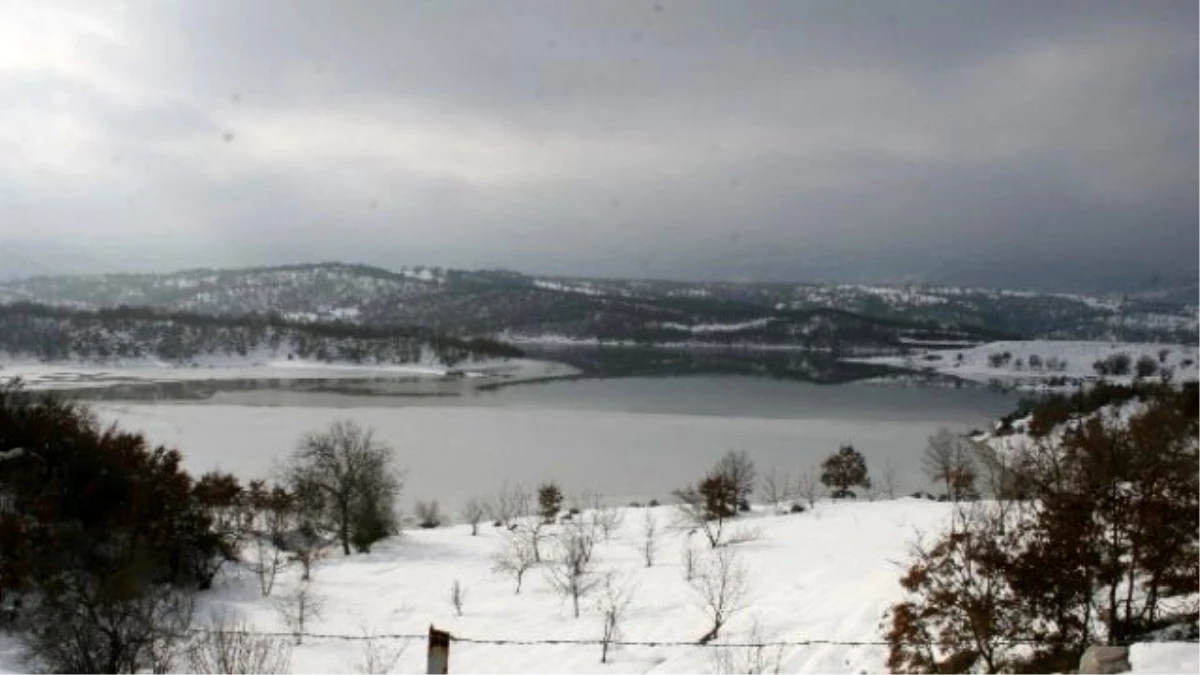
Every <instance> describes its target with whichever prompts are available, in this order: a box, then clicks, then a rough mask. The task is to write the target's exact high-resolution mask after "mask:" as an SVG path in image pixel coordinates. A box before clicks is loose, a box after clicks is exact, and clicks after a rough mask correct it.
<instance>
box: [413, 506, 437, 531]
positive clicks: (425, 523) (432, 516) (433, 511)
mask: <svg viewBox="0 0 1200 675" xmlns="http://www.w3.org/2000/svg"><path fill="white" fill-rule="evenodd" d="M415 510H416V515H417V525H418V526H419V527H421V529H424V530H431V529H433V528H435V527H441V525H442V511H441V509H440V508H439V507H438V503H437V500H436V499H435V500H433V501H429V502H417V506H416V509H415Z"/></svg>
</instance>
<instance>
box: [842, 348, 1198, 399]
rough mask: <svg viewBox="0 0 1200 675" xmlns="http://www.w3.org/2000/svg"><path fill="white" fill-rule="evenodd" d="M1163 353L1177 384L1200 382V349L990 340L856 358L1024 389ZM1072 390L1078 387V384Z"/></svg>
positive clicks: (1121, 379) (1090, 377)
mask: <svg viewBox="0 0 1200 675" xmlns="http://www.w3.org/2000/svg"><path fill="white" fill-rule="evenodd" d="M1162 350H1166V351H1167V357H1166V361H1165V362H1164V364H1163V365H1165V366H1167V367H1169V368H1171V369H1172V370H1173V371H1174V379H1175V380H1176V381H1184V380H1196V379H1198V378H1200V366H1198V365H1197V362H1198V361H1200V358H1198V357H1197V351H1198V349H1197V346H1196V345H1170V344H1153V343H1126V342H1080V341H1065V340H1064V341H1060V340H1019V341H1010V342H989V343H987V344H983V345H979V346H976V347H965V348H958V349H927V350H919V351H916V352H914V353H911V354H908V355H905V356H879V357H871V358H864V359H852V360H855V361H862V362H866V363H878V364H883V365H890V366H897V367H901V368H910V369H914V370H922V369H927V370H933V371H935V372H939V373H944V374H947V375H953V376H955V377H960V378H963V379H966V380H974V381H977V382H991V381H993V380H996V381H1000V382H1003V383H1006V384H1010V385H1014V386H1017V387H1020V388H1040V387H1042V386H1044V384H1045V383H1046V381H1047V380H1049V379H1051V378H1058V377H1065V378H1068V379H1070V380H1074V381H1087V380H1094V379H1096V377H1097V376H1096V371H1095V370H1094V369H1093V368H1092V364H1093V363H1095V362H1096V361H1098V360H1101V359H1105V358H1108V357H1109V356H1112V355H1114V354H1120V353H1125V354H1128V355H1129V356H1130V358H1131V359H1132V361H1133V362H1135V363H1136V362H1137V360H1138V358H1140V357H1141V356H1143V355H1146V356H1150V357H1151V358H1153V359H1154V360H1155V362H1158V357H1159V352H1161V351H1162ZM1005 352H1007V353H1009V354H1011V355H1012V358H1011V359H1010V360H1009V361H1008V362H1007V363H1006V364H1005V365H1002V366H1000V367H993V366H992V365H991V364H990V363H989V357H990V356H991V355H992V354H997V353H998V354H1003V353H1005ZM959 354H961V355H962V359H961V360H960V359H959V358H958V355H959ZM1030 356H1037V357H1038V358H1040V359H1041V361H1042V362H1043V363H1046V362H1047V361H1049V360H1050V359H1055V360H1057V361H1059V362H1065V364H1066V367H1065V368H1063V369H1061V370H1051V369H1049V368H1043V369H1041V370H1036V369H1030V368H1029V366H1028V364H1029V357H1030ZM1185 361H1190V363H1188V364H1185ZM1106 379H1109V380H1111V381H1114V382H1129V381H1131V380H1132V377H1130V376H1126V377H1108V378H1106ZM1069 386H1070V387H1072V388H1073V387H1074V385H1073V384H1071V385H1069Z"/></svg>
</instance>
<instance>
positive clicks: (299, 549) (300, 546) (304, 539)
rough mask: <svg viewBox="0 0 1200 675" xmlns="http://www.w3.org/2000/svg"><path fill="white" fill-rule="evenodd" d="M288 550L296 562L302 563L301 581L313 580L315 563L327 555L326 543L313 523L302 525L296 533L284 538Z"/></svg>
mask: <svg viewBox="0 0 1200 675" xmlns="http://www.w3.org/2000/svg"><path fill="white" fill-rule="evenodd" d="M284 543H285V545H286V547H287V549H288V550H289V551H290V552H291V553H292V556H293V557H294V558H295V560H296V562H298V563H300V570H301V574H300V581H309V580H311V579H312V567H313V563H315V562H316V561H318V560H320V559H321V557H322V556H323V555H324V554H325V545H326V542H325V541H324V540H323V539H322V538H321V535H320V534H319V533H318V532H317V531H316V529H315V528H314V527H313V526H312V524H311V523H301V524H300V526H299V527H298V528H296V530H295V531H294V532H291V533H288V535H287V536H285V537H284Z"/></svg>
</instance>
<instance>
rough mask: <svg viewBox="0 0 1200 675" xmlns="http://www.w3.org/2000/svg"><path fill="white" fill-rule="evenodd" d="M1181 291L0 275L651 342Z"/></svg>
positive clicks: (1104, 303)
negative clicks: (721, 329)
mask: <svg viewBox="0 0 1200 675" xmlns="http://www.w3.org/2000/svg"><path fill="white" fill-rule="evenodd" d="M1178 297H1186V295H1185V296H1177V295H1172V296H1162V295H1159V296H1152V295H1142V296H1130V297H1115V296H1113V297H1093V296H1083V295H1071V294H1049V293H1034V292H1027V291H1008V290H993V289H977V288H953V287H941V286H895V287H892V286H872V285H852V284H836V285H822V284H800V285H796V284H770V283H734V282H675V281H658V280H633V279H597V278H567V277H538V276H528V275H523V274H519V273H515V272H508V271H502V270H481V271H463V270H444V269H437V268H410V269H401V270H398V271H392V270H385V269H381V268H376V267H368V266H364V265H348V264H341V263H324V264H314V265H292V266H284V267H270V268H249V269H235V270H187V271H182V272H175V273H171V274H121V275H93V276H74V277H72V276H52V277H35V278H30V279H24V280H18V281H12V282H6V283H0V299H5V298H7V299H9V300H10V301H11V300H19V299H26V300H31V301H36V302H46V303H53V304H63V305H68V306H76V307H113V306H117V305H121V304H128V305H149V306H154V307H161V308H167V309H172V310H181V311H197V312H203V313H216V314H222V313H229V314H243V313H249V312H258V313H264V314H265V313H268V312H277V313H279V314H281V315H283V316H285V317H288V318H291V319H295V320H311V321H323V320H346V321H352V322H355V323H362V324H368V325H370V324H396V323H402V324H420V325H425V326H439V327H441V328H442V329H444V330H448V331H452V332H457V333H470V334H482V333H494V332H499V331H508V332H510V333H514V334H521V335H525V336H538V335H546V334H560V335H567V336H570V337H574V338H586V339H593V338H601V339H629V340H640V341H651V342H670V341H674V340H679V339H681V338H683V337H690V335H689V334H690V333H694V332H697V328H698V327H705V326H745V327H744V328H743V329H741V330H732V331H727V332H728V335H727V336H726V337H725V339H732V340H737V341H743V342H762V341H767V342H777V341H780V340H788V339H790V338H789V337H788V335H790V334H794V333H795V332H797V331H798V330H799V327H798V326H796V325H794V324H798V323H801V322H804V321H807V320H808V317H811V316H814V315H817V316H824V317H834V320H841V319H840V318H839V317H845V316H846V315H852V316H857V317H863V318H866V319H869V320H870V321H872V322H874V323H876V324H883V323H886V322H897V323H900V324H904V325H905V326H907V327H908V328H909V329H915V328H922V329H930V328H941V329H944V330H951V331H954V330H957V331H960V332H965V333H967V334H968V337H969V338H970V339H975V340H978V339H980V338H981V337H982V338H990V339H997V338H999V337H1001V336H1029V337H1032V336H1046V337H1054V338H1060V339H1066V338H1074V339H1100V340H1136V341H1164V342H1183V343H1187V342H1194V341H1195V339H1196V335H1197V329H1196V316H1197V312H1196V305H1195V302H1194V300H1192V301H1191V302H1186V301H1181V300H1179V299H1178ZM814 313H815V314H814ZM839 313H840V314H839ZM664 326H665V327H666V328H664ZM769 328H773V330H768V329H769ZM700 332H704V331H703V329H700ZM711 332H712V331H710V333H711ZM941 337H942V339H947V337H948V336H941Z"/></svg>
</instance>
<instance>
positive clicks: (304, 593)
mask: <svg viewBox="0 0 1200 675" xmlns="http://www.w3.org/2000/svg"><path fill="white" fill-rule="evenodd" d="M276 609H277V611H278V612H279V615H280V618H282V619H283V623H284V625H285V626H287V627H288V630H290V631H291V632H292V635H293V636H295V638H296V644H301V643H302V642H303V641H304V628H305V626H307V625H308V624H309V622H311V621H313V620H315V619H318V618H320V616H321V614H322V613H323V612H324V610H325V599H324V598H322V597H321V596H319V595H317V594H316V593H315V592H314V591H313V590H312V589H311V588H309V585H308V584H307V583H302V584H300V585H299V586H298V587H297V588H296V590H295V591H293V592H291V593H289V594H288V595H286V596H284V597H283V598H281V599H280V601H279V602H278V604H277V605H276Z"/></svg>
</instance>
